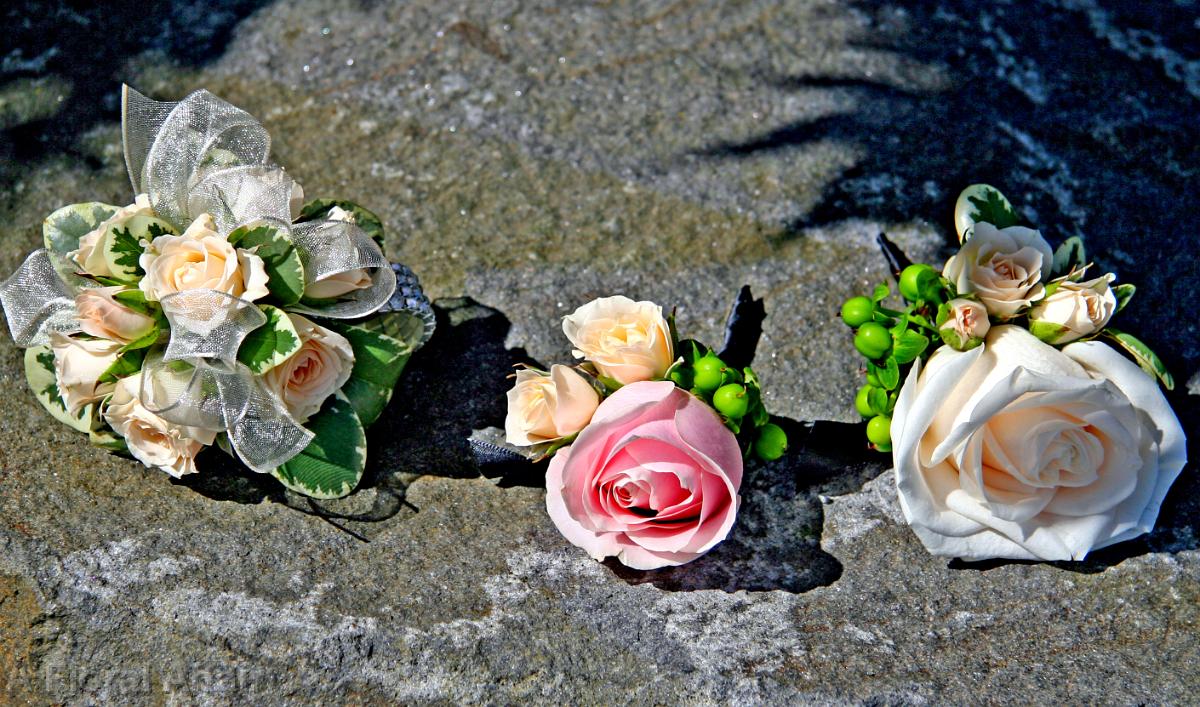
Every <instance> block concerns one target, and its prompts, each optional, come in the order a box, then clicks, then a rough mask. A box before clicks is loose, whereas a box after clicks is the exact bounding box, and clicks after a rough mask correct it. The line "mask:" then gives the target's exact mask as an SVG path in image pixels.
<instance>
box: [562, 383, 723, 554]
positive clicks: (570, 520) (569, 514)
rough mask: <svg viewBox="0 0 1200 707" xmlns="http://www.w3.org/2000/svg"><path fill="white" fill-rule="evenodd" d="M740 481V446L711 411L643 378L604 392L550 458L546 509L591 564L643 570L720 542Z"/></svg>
mask: <svg viewBox="0 0 1200 707" xmlns="http://www.w3.org/2000/svg"><path fill="white" fill-rule="evenodd" d="M741 484H742V452H741V449H739V448H738V443H737V439H736V438H735V437H734V436H733V433H732V432H730V431H729V430H728V428H726V427H725V425H724V424H722V423H721V419H720V418H719V417H718V416H717V413H716V412H714V411H713V409H712V408H710V407H709V406H708V405H706V404H704V402H702V401H701V400H699V399H698V398H696V397H695V396H693V395H691V394H690V393H688V392H686V391H683V390H680V389H679V388H676V387H675V385H674V384H673V383H671V382H669V381H645V382H641V383H632V384H630V385H627V386H625V387H623V388H621V389H620V390H618V391H617V392H616V393H613V394H612V395H611V396H610V397H609V398H608V399H606V400H605V401H604V402H603V403H601V404H600V407H599V408H597V410H596V414H595V415H594V416H593V417H592V422H591V424H589V425H588V426H587V427H585V428H584V429H583V431H582V432H580V433H579V437H578V438H576V440H575V442H574V443H573V444H572V445H571V446H570V447H566V448H564V449H562V450H560V451H559V452H558V454H557V455H555V457H554V459H553V460H552V461H551V462H550V469H549V470H548V471H547V472H546V508H547V510H549V512H550V518H551V519H552V520H553V521H554V524H555V525H556V526H558V529H559V531H560V532H561V533H562V534H563V536H564V537H566V538H567V540H569V541H571V542H572V543H574V544H575V545H578V546H579V547H581V548H583V549H584V550H586V551H587V552H588V554H589V555H591V556H592V557H593V558H595V559H597V560H602V559H604V558H605V557H610V556H615V557H616V558H617V559H618V560H620V561H621V562H622V563H623V564H625V565H627V566H629V567H632V568H634V569H640V570H649V569H657V568H659V567H666V566H668V565H681V564H683V563H685V562H690V561H691V560H694V559H696V558H697V557H699V556H700V555H703V554H704V553H706V552H708V551H709V550H711V549H712V548H713V546H715V545H716V544H717V543H719V542H721V541H722V540H724V539H725V536H727V535H728V534H729V529H730V528H732V527H733V521H734V519H735V518H736V517H737V509H738V504H739V503H740V502H741V498H740V497H739V496H738V488H739V487H740V486H741Z"/></svg>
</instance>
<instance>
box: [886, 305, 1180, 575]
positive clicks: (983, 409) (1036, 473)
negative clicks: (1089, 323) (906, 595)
mask: <svg viewBox="0 0 1200 707" xmlns="http://www.w3.org/2000/svg"><path fill="white" fill-rule="evenodd" d="M891 433H892V440H893V452H892V454H893V461H894V463H895V466H896V483H897V487H898V489H899V493H900V506H901V508H902V509H903V511H904V517H905V518H906V519H907V520H908V522H909V524H910V525H911V526H912V528H913V530H914V531H915V532H916V534H917V536H918V537H920V539H921V541H922V542H923V543H924V544H925V547H926V548H928V549H929V551H930V552H932V553H933V554H935V555H944V556H948V557H961V558H964V559H968V560H982V559H988V558H1010V559H1033V560H1079V559H1082V558H1083V557H1084V556H1086V555H1087V553H1088V552H1089V551H1091V550H1093V549H1097V548H1102V547H1105V546H1108V545H1112V544H1113V543H1117V542H1121V541H1122V540H1128V539H1129V538H1133V537H1136V536H1138V535H1141V534H1143V533H1146V532H1149V531H1150V530H1151V529H1152V528H1153V527H1154V522H1155V520H1156V519H1157V517H1158V510H1159V506H1160V505H1161V504H1162V500H1163V497H1164V496H1166V494H1167V490H1168V489H1169V488H1170V486H1171V483H1172V482H1173V481H1174V480H1175V477H1177V476H1178V475H1179V472H1180V471H1181V470H1182V469H1183V466H1184V464H1185V463H1186V461H1187V459H1186V457H1187V450H1186V441H1185V439H1184V434H1183V428H1182V427H1181V426H1180V424H1179V420H1178V419H1177V418H1176V417H1175V413H1174V412H1172V410H1171V408H1170V406H1169V405H1168V404H1167V401H1166V399H1165V398H1164V397H1163V395H1162V393H1161V392H1159V390H1158V386H1157V385H1156V383H1155V381H1154V379H1152V378H1150V377H1149V376H1147V375H1146V374H1145V373H1144V372H1142V370H1141V369H1139V368H1138V367H1137V366H1136V365H1135V364H1133V363H1132V362H1130V361H1129V360H1128V359H1126V358H1124V357H1123V356H1121V355H1120V354H1118V353H1117V352H1116V351H1114V350H1113V349H1111V348H1109V347H1108V346H1106V345H1104V344H1101V343H1099V342H1095V341H1089V342H1084V343H1075V344H1071V345H1069V346H1067V347H1065V348H1064V349H1063V350H1062V351H1059V350H1058V349H1055V348H1054V347H1052V346H1049V345H1047V344H1045V343H1042V342H1041V341H1039V340H1038V339H1036V338H1035V337H1033V336H1032V335H1031V334H1030V333H1029V332H1028V331H1026V330H1024V329H1021V328H1019V327H1015V326H997V327H993V328H992V330H991V332H990V333H989V335H988V337H987V340H986V341H985V342H984V345H983V346H980V347H978V348H975V349H972V350H970V351H966V352H958V351H954V350H953V349H950V348H949V347H942V348H940V349H938V350H937V351H936V352H935V353H934V354H933V356H932V357H931V358H930V359H929V362H928V364H927V365H926V366H925V368H924V370H922V369H921V366H920V364H919V363H918V364H917V365H914V366H913V368H912V370H911V372H910V373H909V375H908V378H907V380H905V382H904V387H903V388H902V389H901V391H900V396H899V399H898V400H897V402H896V409H895V412H894V414H893V418H892V426H891Z"/></svg>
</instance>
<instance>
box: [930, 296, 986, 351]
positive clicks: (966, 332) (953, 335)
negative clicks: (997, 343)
mask: <svg viewBox="0 0 1200 707" xmlns="http://www.w3.org/2000/svg"><path fill="white" fill-rule="evenodd" d="M946 314H947V316H946V321H944V322H942V324H941V326H939V327H938V333H939V334H941V336H942V341H945V342H946V343H947V344H949V345H950V346H953V347H954V348H956V349H958V350H959V351H966V350H967V349H970V348H974V347H976V346H978V345H979V342H980V341H981V340H982V339H983V337H985V336H987V333H988V330H989V329H991V328H992V323H991V322H990V321H989V320H988V313H987V308H986V307H984V306H983V305H982V304H980V303H978V302H975V301H974V300H969V299H952V300H950V301H949V302H947V303H946Z"/></svg>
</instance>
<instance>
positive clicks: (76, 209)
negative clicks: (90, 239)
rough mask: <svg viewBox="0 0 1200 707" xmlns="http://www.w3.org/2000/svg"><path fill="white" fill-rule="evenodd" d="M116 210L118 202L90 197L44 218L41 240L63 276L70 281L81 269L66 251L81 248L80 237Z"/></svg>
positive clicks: (110, 216) (52, 261) (55, 267)
mask: <svg viewBox="0 0 1200 707" xmlns="http://www.w3.org/2000/svg"><path fill="white" fill-rule="evenodd" d="M116 212H117V207H115V206H110V205H109V204H102V203H100V202H98V201H90V202H85V203H82V204H71V205H70V206H64V207H62V208H61V209H58V210H57V211H55V212H54V213H52V214H50V215H49V216H47V217H46V219H45V220H44V221H43V222H42V242H43V244H44V245H45V246H46V251H47V252H48V253H49V255H50V262H51V263H53V264H54V269H55V270H57V271H58V274H59V275H60V276H62V277H63V279H64V280H67V281H68V282H70V281H71V280H72V279H73V278H74V273H75V271H76V270H78V267H77V266H76V265H75V263H73V262H71V261H69V260H67V253H70V252H71V251H73V250H78V249H79V239H81V238H83V237H84V236H86V235H87V234H88V233H89V232H91V231H93V230H95V228H96V227H97V226H99V225H100V224H101V223H103V222H104V221H106V220H108V219H109V218H112V215H113V214H115V213H116Z"/></svg>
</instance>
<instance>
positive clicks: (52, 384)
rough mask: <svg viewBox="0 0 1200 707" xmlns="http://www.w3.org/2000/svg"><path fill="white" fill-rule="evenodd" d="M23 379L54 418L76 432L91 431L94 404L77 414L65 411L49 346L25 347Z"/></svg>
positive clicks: (52, 354)
mask: <svg viewBox="0 0 1200 707" xmlns="http://www.w3.org/2000/svg"><path fill="white" fill-rule="evenodd" d="M25 380H26V381H28V383H29V387H30V388H32V389H33V393H34V395H35V396H37V399H38V402H39V403H41V404H42V407H44V408H46V412H48V413H50V415H51V416H52V417H53V418H54V419H55V420H58V421H59V422H61V423H63V424H64V425H66V426H68V427H70V428H71V429H73V430H75V431H77V432H84V433H87V432H89V431H91V429H92V420H93V412H94V411H95V405H86V406H84V408H83V409H82V410H80V411H79V414H77V415H72V414H71V413H69V412H67V406H66V405H65V404H64V403H63V400H62V396H61V395H60V394H59V390H58V377H57V376H56V375H55V373H54V353H53V352H52V351H51V350H50V347H49V346H32V347H30V348H28V349H25Z"/></svg>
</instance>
